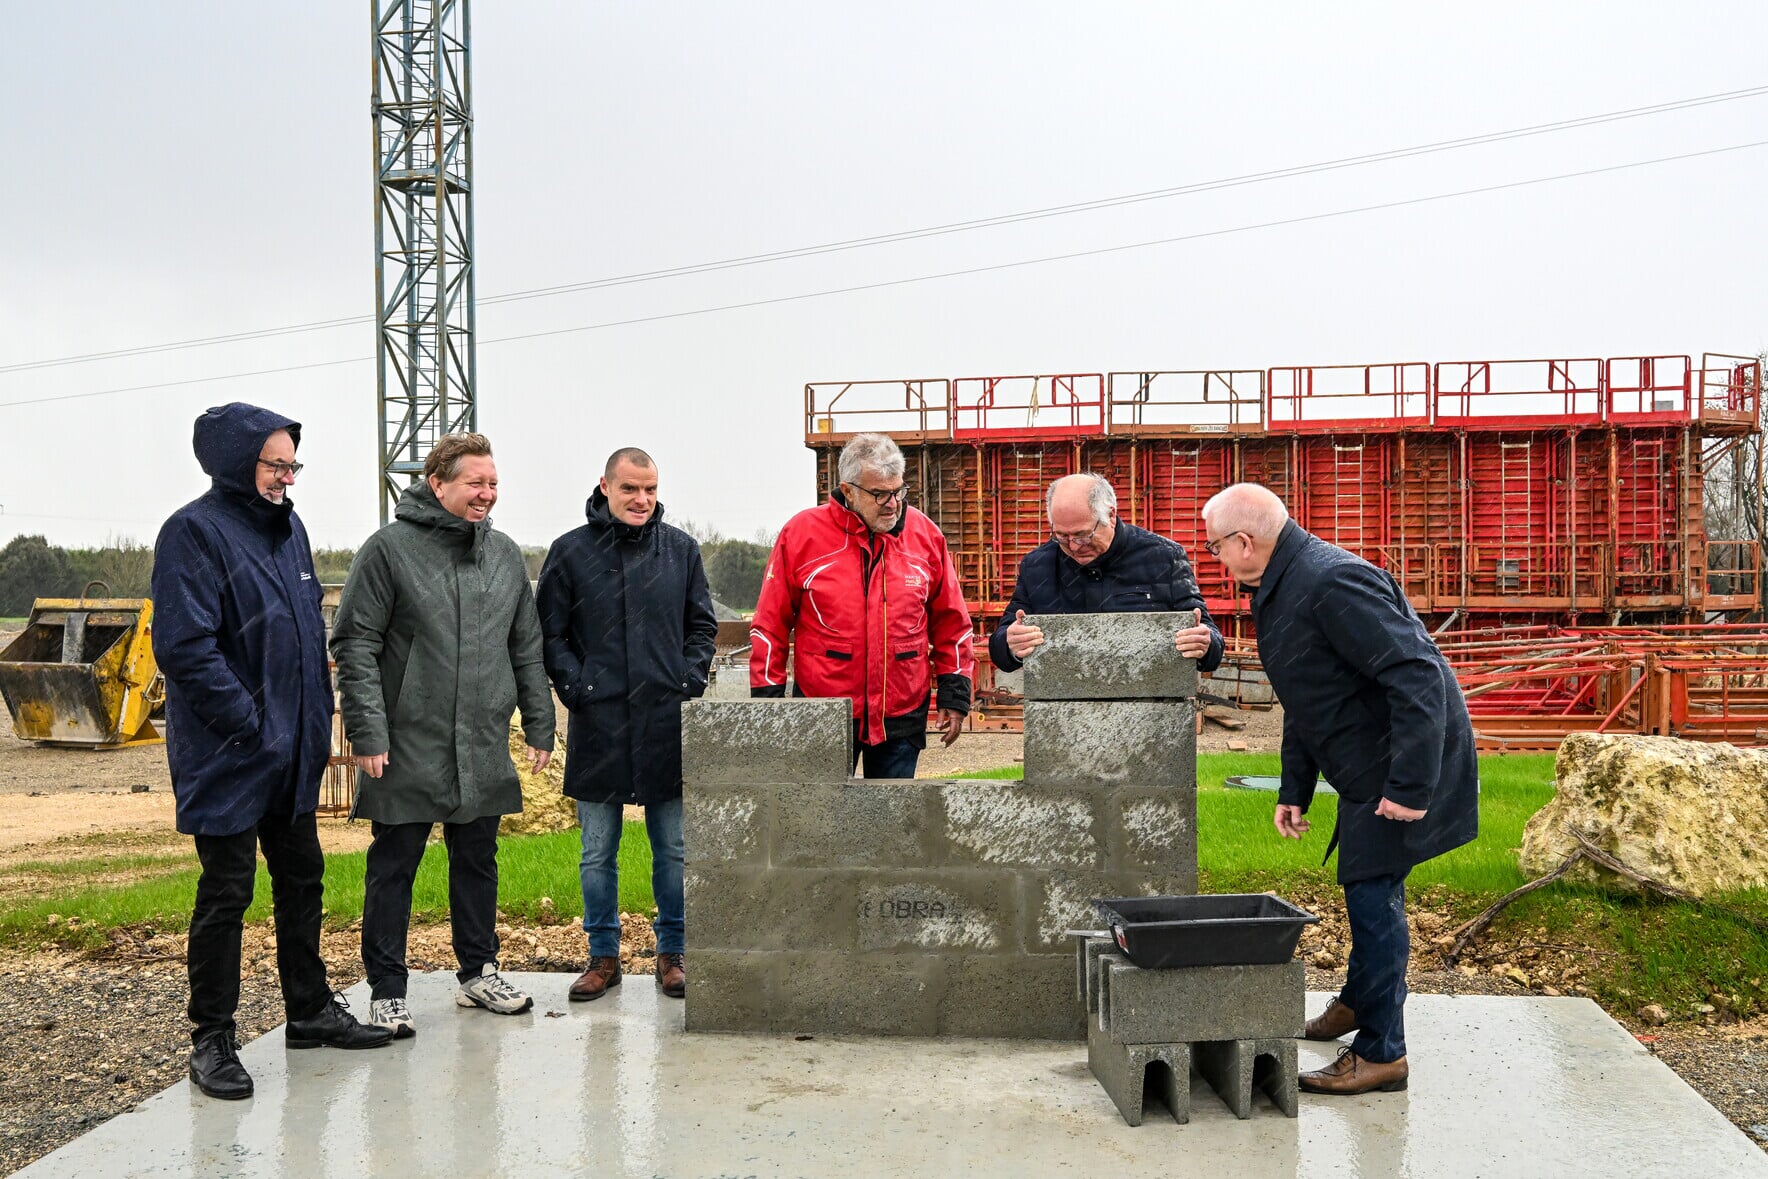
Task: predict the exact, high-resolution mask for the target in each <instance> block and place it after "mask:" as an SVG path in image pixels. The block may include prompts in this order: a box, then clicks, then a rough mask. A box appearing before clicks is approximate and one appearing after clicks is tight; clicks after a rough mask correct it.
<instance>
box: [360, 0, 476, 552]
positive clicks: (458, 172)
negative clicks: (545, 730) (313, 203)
mask: <svg viewBox="0 0 1768 1179" xmlns="http://www.w3.org/2000/svg"><path fill="white" fill-rule="evenodd" d="M370 5H371V8H372V10H373V15H374V42H373V50H374V94H373V105H374V151H375V159H374V178H375V227H374V252H375V263H374V283H375V315H376V319H377V323H378V330H377V333H376V345H375V352H376V359H377V362H378V373H377V376H376V380H375V400H376V405H377V416H378V417H379V419H380V446H381V453H380V474H379V480H378V481H379V483H380V489H381V490H380V504H381V523H383V524H385V523H386V522H387V520H388V519H389V518H390V517H391V515H392V511H393V506H394V505H395V504H397V503H398V501H399V495H400V492H402V491H403V490H404V489H405V487H406V486H407V485H408V484H409V483H411V482H413V481H415V480H416V479H417V477H418V474H419V472H421V471H422V470H423V464H424V459H425V457H426V456H428V454H429V453H430V449H431V448H432V447H433V446H434V445H435V443H436V440H437V439H438V438H440V437H441V436H442V435H444V434H449V433H454V432H457V431H461V430H474V429H476V428H477V426H478V420H479V410H478V399H477V398H476V397H475V396H474V392H475V388H476V386H477V383H478V382H477V379H476V378H477V361H476V357H475V351H474V310H473V104H472V97H473V87H472V76H471V71H470V69H469V61H470V58H471V52H470V50H471V44H472V38H471V21H470V19H469V16H468V0H370Z"/></svg>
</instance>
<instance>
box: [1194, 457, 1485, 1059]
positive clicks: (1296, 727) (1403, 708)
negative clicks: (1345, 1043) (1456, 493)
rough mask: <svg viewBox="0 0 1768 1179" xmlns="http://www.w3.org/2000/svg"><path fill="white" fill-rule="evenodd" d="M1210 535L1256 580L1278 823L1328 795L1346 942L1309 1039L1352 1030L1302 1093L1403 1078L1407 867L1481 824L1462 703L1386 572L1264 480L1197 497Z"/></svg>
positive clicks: (1296, 830) (1292, 827)
mask: <svg viewBox="0 0 1768 1179" xmlns="http://www.w3.org/2000/svg"><path fill="white" fill-rule="evenodd" d="M1203 520H1204V527H1205V528H1206V530H1207V532H1208V535H1209V542H1208V548H1209V550H1210V552H1211V553H1213V554H1215V556H1216V558H1217V559H1218V560H1220V561H1221V563H1222V564H1223V566H1224V567H1226V569H1227V570H1228V573H1229V574H1230V575H1231V576H1233V578H1234V579H1235V580H1236V581H1238V582H1239V583H1240V584H1242V585H1244V586H1248V587H1252V588H1253V596H1252V619H1253V624H1254V625H1255V626H1256V627H1257V628H1258V650H1259V659H1260V661H1261V662H1262V663H1263V664H1264V668H1265V673H1266V674H1267V675H1269V676H1270V678H1271V687H1272V688H1273V689H1274V690H1275V691H1276V693H1277V698H1278V699H1279V700H1280V701H1281V702H1282V704H1283V777H1282V784H1281V787H1280V788H1279V791H1278V794H1277V811H1276V816H1275V822H1276V826H1277V831H1278V833H1279V834H1280V835H1282V836H1283V837H1285V838H1288V839H1300V838H1301V837H1302V836H1303V835H1304V834H1306V832H1307V830H1308V821H1307V819H1305V818H1303V817H1302V816H1303V815H1304V814H1305V813H1306V812H1307V809H1308V806H1309V804H1310V803H1311V802H1312V801H1313V797H1314V784H1315V781H1316V779H1317V778H1318V777H1319V775H1320V774H1325V776H1326V779H1327V781H1329V782H1331V783H1332V786H1333V788H1334V789H1335V790H1336V791H1337V792H1338V824H1337V827H1336V829H1335V830H1334V831H1333V834H1332V840H1331V842H1330V843H1329V844H1328V846H1327V849H1326V856H1327V858H1328V859H1330V858H1331V856H1332V851H1333V847H1334V846H1336V847H1337V849H1338V882H1339V884H1341V885H1342V886H1343V887H1344V899H1345V912H1346V915H1347V916H1348V918H1349V920H1350V927H1351V952H1350V963H1349V967H1348V970H1347V973H1346V977H1345V985H1344V990H1343V991H1342V992H1340V994H1339V996H1338V997H1337V998H1336V999H1334V1000H1333V1001H1332V1002H1331V1003H1329V1004H1328V1005H1327V1007H1326V1010H1325V1012H1324V1013H1323V1014H1321V1015H1320V1016H1318V1017H1317V1018H1315V1019H1312V1020H1309V1021H1308V1025H1307V1030H1306V1033H1305V1034H1306V1036H1307V1038H1308V1039H1310V1040H1336V1039H1338V1038H1339V1037H1341V1036H1343V1035H1345V1034H1346V1033H1348V1032H1351V1031H1355V1032H1356V1033H1357V1036H1356V1039H1355V1040H1353V1041H1352V1042H1351V1046H1350V1047H1349V1048H1346V1049H1344V1050H1343V1051H1341V1052H1340V1053H1339V1055H1338V1059H1337V1060H1335V1061H1334V1062H1333V1063H1332V1064H1331V1065H1329V1066H1327V1067H1326V1068H1324V1069H1321V1070H1319V1071H1317V1072H1310V1073H1304V1074H1303V1075H1302V1077H1301V1087H1302V1088H1303V1089H1306V1090H1308V1091H1309V1092H1313V1093H1333V1094H1352V1093H1367V1092H1369V1091H1370V1090H1373V1089H1380V1090H1393V1089H1404V1088H1405V1087H1406V1077H1407V1073H1408V1067H1407V1063H1406V1031H1405V1020H1404V1014H1405V1002H1406V962H1407V958H1408V956H1409V955H1410V952H1411V945H1410V941H1409V939H1408V937H1407V931H1406V875H1407V873H1409V872H1410V871H1411V870H1412V868H1413V867H1414V866H1415V865H1418V864H1422V863H1423V862H1424V861H1426V860H1429V859H1433V858H1435V857H1436V856H1440V855H1442V854H1443V853H1444V852H1447V851H1452V850H1453V849H1455V848H1457V847H1460V846H1461V845H1462V844H1465V843H1469V842H1471V841H1472V840H1473V838H1474V837H1475V836H1476V835H1477V834H1478V833H1479V764H1478V760H1477V759H1476V757H1475V754H1474V744H1473V725H1472V722H1471V721H1470V720H1469V719H1468V715H1467V702H1466V700H1465V699H1464V698H1463V697H1462V695H1461V688H1460V685H1459V684H1457V683H1456V681H1455V673H1454V672H1453V671H1452V670H1450V668H1449V664H1448V661H1447V660H1445V659H1444V658H1443V655H1442V652H1440V651H1439V650H1437V647H1436V644H1434V643H1432V642H1431V640H1430V636H1429V635H1427V634H1426V633H1425V632H1424V625H1423V623H1421V622H1420V621H1419V619H1418V615H1417V614H1416V613H1414V612H1413V610H1412V606H1411V603H1409V602H1407V600H1406V595H1405V593H1404V592H1403V591H1402V590H1401V589H1400V587H1399V585H1398V584H1397V583H1395V581H1394V579H1393V578H1392V577H1391V576H1389V575H1388V574H1387V573H1385V572H1383V571H1382V570H1380V569H1377V568H1376V567H1375V566H1373V565H1371V564H1369V562H1367V561H1365V560H1363V559H1362V558H1361V557H1358V556H1356V555H1354V554H1352V553H1348V552H1346V551H1345V550H1344V549H1341V548H1339V547H1337V546H1336V545H1331V544H1327V543H1326V542H1325V541H1323V540H1321V539H1320V538H1319V537H1316V536H1312V535H1310V534H1309V533H1307V532H1306V531H1304V530H1303V529H1301V528H1300V527H1298V526H1297V525H1296V524H1295V522H1294V521H1292V520H1290V519H1289V513H1288V512H1287V510H1285V508H1284V506H1283V502H1282V501H1281V500H1279V499H1278V498H1277V497H1276V496H1275V495H1273V494H1272V493H1271V492H1270V491H1269V490H1268V489H1266V488H1264V487H1261V486H1259V485H1257V484H1253V483H1239V484H1235V485H1234V486H1232V487H1230V488H1228V489H1227V490H1225V491H1223V492H1221V493H1220V494H1219V495H1217V496H1216V497H1215V498H1213V499H1211V500H1210V501H1209V502H1208V503H1207V504H1205V505H1204V508H1203Z"/></svg>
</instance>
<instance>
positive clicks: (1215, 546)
mask: <svg viewBox="0 0 1768 1179" xmlns="http://www.w3.org/2000/svg"><path fill="white" fill-rule="evenodd" d="M1246 535H1248V533H1247V532H1246V531H1245V530H1244V529H1236V530H1235V531H1233V532H1230V533H1228V535H1227V536H1224V537H1222V538H1221V539H1220V540H1206V541H1204V542H1203V547H1204V548H1206V549H1208V550H1209V555H1210V556H1212V557H1219V556H1221V555H1222V546H1223V545H1225V544H1227V543H1228V541H1229V540H1231V539H1233V538H1234V537H1236V536H1246Z"/></svg>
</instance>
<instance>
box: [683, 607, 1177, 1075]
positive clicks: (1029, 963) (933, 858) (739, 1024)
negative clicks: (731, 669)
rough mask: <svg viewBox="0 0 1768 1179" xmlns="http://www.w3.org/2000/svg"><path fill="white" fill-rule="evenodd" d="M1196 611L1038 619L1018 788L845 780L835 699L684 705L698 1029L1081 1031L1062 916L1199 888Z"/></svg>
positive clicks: (846, 746) (844, 721) (843, 732)
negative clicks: (1187, 649) (1112, 901)
mask: <svg viewBox="0 0 1768 1179" xmlns="http://www.w3.org/2000/svg"><path fill="white" fill-rule="evenodd" d="M1190 619H1191V616H1190V615H1186V614H1109V615H1068V616H1061V617H1046V618H1041V619H1034V620H1032V621H1035V622H1037V623H1038V624H1039V625H1041V626H1042V627H1043V628H1044V633H1045V636H1046V645H1045V646H1044V647H1043V648H1042V649H1040V650H1039V651H1038V652H1037V653H1036V654H1035V655H1034V656H1033V658H1032V659H1031V660H1029V661H1028V662H1027V664H1026V677H1025V683H1026V701H1027V702H1026V708H1025V780H1024V781H1023V782H1017V781H992V780H959V781H937V780H931V779H917V780H914V781H866V780H856V779H854V778H852V777H851V776H850V775H851V772H852V768H853V758H854V755H853V751H852V749H851V748H850V731H851V730H850V721H849V717H850V714H851V713H850V705H849V703H848V701H846V700H845V699H838V700H744V701H706V700H699V701H693V702H690V703H688V704H684V705H683V706H682V753H683V763H684V764H683V769H684V777H685V782H686V790H685V811H684V823H685V828H686V840H687V881H686V884H687V937H688V949H689V953H690V962H691V966H692V984H691V985H690V986H689V987H688V998H687V1013H686V1018H687V1028H688V1030H689V1031H802V1032H824V1033H843V1032H844V1033H858V1034H890V1035H920V1036H932V1035H960V1036H1008V1037H1029V1038H1040V1039H1077V1040H1078V1039H1082V1038H1084V1036H1085V1019H1084V1012H1083V1010H1082V1007H1081V1004H1080V1003H1079V1002H1077V1000H1076V998H1075V987H1074V970H1075V967H1074V953H1075V950H1074V945H1073V942H1072V940H1071V939H1068V938H1065V937H1064V934H1065V932H1066V931H1067V930H1069V929H1090V928H1094V927H1095V926H1096V925H1097V923H1098V918H1097V915H1096V914H1095V912H1094V910H1093V907H1092V904H1091V900H1092V898H1094V897H1103V896H1142V895H1150V894H1161V893H1165V894H1174V893H1191V892H1195V891H1196V887H1197V821H1196V820H1197V775H1196V768H1197V756H1196V729H1195V718H1194V712H1193V704H1192V698H1193V697H1194V696H1195V694H1196V690H1197V688H1196V685H1197V677H1196V668H1195V665H1194V664H1193V663H1192V662H1191V661H1190V660H1188V659H1183V658H1181V657H1180V656H1179V655H1178V653H1177V652H1176V651H1175V650H1174V649H1173V645H1172V634H1173V632H1174V631H1175V630H1177V629H1178V628H1179V627H1181V626H1184V625H1189V624H1190Z"/></svg>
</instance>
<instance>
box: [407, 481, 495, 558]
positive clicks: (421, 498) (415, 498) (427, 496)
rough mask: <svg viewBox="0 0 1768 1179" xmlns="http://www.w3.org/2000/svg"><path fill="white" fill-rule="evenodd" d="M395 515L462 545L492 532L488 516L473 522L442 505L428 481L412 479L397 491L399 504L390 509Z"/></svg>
mask: <svg viewBox="0 0 1768 1179" xmlns="http://www.w3.org/2000/svg"><path fill="white" fill-rule="evenodd" d="M393 516H394V517H395V518H396V519H399V520H404V521H405V522H406V523H408V524H416V525H419V526H420V527H423V528H434V529H436V530H437V531H438V532H442V533H446V534H447V535H448V536H449V537H450V538H451V539H454V540H457V541H458V542H459V543H461V544H464V545H476V544H478V543H479V542H480V541H482V540H484V539H485V537H486V536H487V535H488V534H489V533H490V532H491V517H490V516H486V517H485V518H484V519H483V520H479V521H477V522H474V521H472V520H468V519H467V518H466V517H464V516H457V515H455V514H454V513H453V512H451V511H449V510H448V509H447V508H445V507H443V506H442V501H441V500H439V499H437V498H436V493H435V492H434V491H431V490H430V485H429V483H428V482H427V481H420V482H417V483H413V484H412V485H411V486H410V487H407V488H406V489H405V490H404V491H402V492H400V493H399V504H398V506H397V507H395V508H394V509H393Z"/></svg>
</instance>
